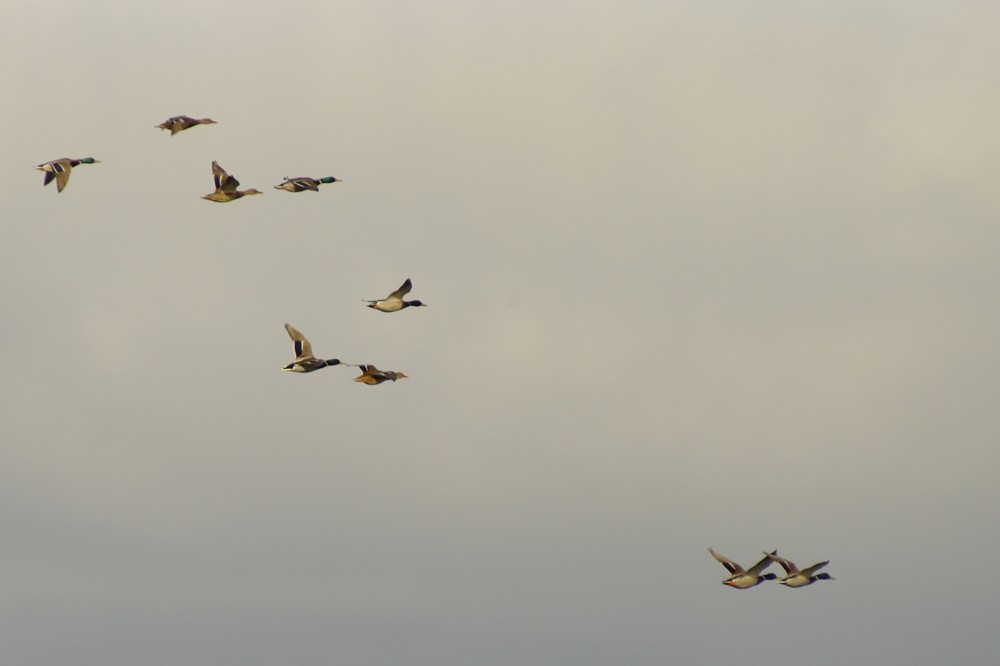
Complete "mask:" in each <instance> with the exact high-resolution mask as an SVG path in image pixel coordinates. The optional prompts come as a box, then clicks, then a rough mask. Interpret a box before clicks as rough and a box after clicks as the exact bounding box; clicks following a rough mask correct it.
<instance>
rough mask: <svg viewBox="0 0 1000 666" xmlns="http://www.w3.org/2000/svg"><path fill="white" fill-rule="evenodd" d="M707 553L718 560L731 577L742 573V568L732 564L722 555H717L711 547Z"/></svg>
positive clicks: (734, 563)
mask: <svg viewBox="0 0 1000 666" xmlns="http://www.w3.org/2000/svg"><path fill="white" fill-rule="evenodd" d="M708 552H710V553H712V557H714V558H715V559H716V560H718V561H719V563H720V564H722V566H724V567H726V571H728V572H729V573H731V574H733V575H736V574H741V573H744V571H743V567H741V566H740V565H738V564H736V562H733V561H732V560H731V559H729V558H728V557H726V556H724V555H719V554H718V553H717V552H715V551H714V550H712V548H711V547H709V549H708Z"/></svg>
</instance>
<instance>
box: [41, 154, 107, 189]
mask: <svg viewBox="0 0 1000 666" xmlns="http://www.w3.org/2000/svg"><path fill="white" fill-rule="evenodd" d="M100 163H101V160H95V159H94V158H93V157H84V158H83V159H79V160H74V159H70V158H69V157H63V158H62V159H58V160H52V161H51V162H45V163H44V164H39V165H38V166H36V167H35V168H36V169H38V170H39V171H44V172H45V182H44V183H43V185H48V184H49V183H51V182H52V179H53V178H54V179H55V181H56V190H57V191H59V192H62V191H63V188H64V187H66V183H68V182H69V172H70V171H72V170H73V167H75V166H77V165H80V164H100Z"/></svg>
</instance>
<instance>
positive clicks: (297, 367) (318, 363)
mask: <svg viewBox="0 0 1000 666" xmlns="http://www.w3.org/2000/svg"><path fill="white" fill-rule="evenodd" d="M285 330H286V331H288V336H289V337H290V338H291V339H292V342H293V343H294V344H295V360H294V361H292V362H291V363H289V364H288V365H286V366H285V367H283V368H282V370H285V371H286V372H312V371H313V370H319V369H320V368H326V367H328V366H333V365H341V362H340V359H336V358H328V359H322V358H316V357H315V356H313V353H312V345H311V344H309V341H308V340H306V336H304V335H302V334H301V333H299V332H298V331H297V330H295V329H294V328H293V327H292V325H291V324H285ZM344 365H351V364H350V363H344Z"/></svg>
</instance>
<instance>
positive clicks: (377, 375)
mask: <svg viewBox="0 0 1000 666" xmlns="http://www.w3.org/2000/svg"><path fill="white" fill-rule="evenodd" d="M358 367H359V368H360V369H361V374H360V375H358V376H357V377H355V378H354V381H356V382H361V383H362V384H368V385H369V386H377V385H378V384H381V383H382V382H385V381H396V380H397V379H406V375H404V374H403V373H402V372H393V371H392V370H379V369H378V368H376V367H375V366H374V365H363V364H362V365H359V366H358Z"/></svg>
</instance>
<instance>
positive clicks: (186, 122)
mask: <svg viewBox="0 0 1000 666" xmlns="http://www.w3.org/2000/svg"><path fill="white" fill-rule="evenodd" d="M215 124H217V123H216V122H215V121H214V120H212V119H211V118H192V117H190V116H174V117H173V118H167V119H166V120H164V121H163V122H162V123H160V124H159V125H157V126H156V127H158V128H160V129H164V130H170V136H173V135H174V134H177V133H178V132H183V131H184V130H186V129H188V128H191V127H194V126H195V125H215Z"/></svg>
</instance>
